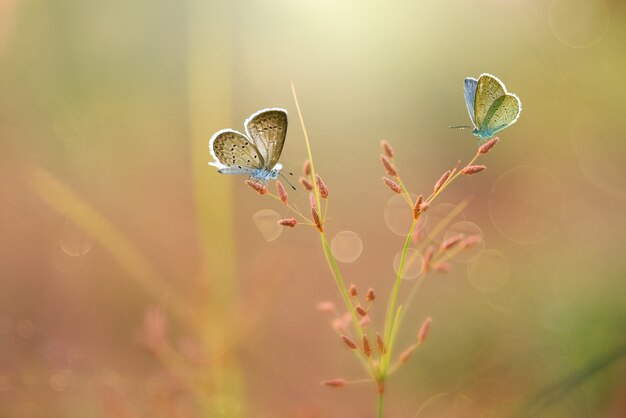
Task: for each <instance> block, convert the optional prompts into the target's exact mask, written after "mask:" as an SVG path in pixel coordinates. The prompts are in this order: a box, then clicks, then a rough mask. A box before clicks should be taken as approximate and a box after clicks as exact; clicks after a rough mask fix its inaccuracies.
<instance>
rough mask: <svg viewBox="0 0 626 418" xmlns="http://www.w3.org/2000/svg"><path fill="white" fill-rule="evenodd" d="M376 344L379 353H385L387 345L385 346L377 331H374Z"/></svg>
mask: <svg viewBox="0 0 626 418" xmlns="http://www.w3.org/2000/svg"><path fill="white" fill-rule="evenodd" d="M376 344H377V345H378V351H380V353H381V354H385V353H386V352H387V347H385V341H384V340H383V337H381V336H380V334H379V333H376Z"/></svg>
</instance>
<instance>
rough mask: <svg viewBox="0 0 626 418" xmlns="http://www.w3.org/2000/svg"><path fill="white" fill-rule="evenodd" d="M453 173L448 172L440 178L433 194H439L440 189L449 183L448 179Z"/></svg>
mask: <svg viewBox="0 0 626 418" xmlns="http://www.w3.org/2000/svg"><path fill="white" fill-rule="evenodd" d="M451 173H452V172H451V171H450V170H448V171H446V172H445V173H443V174H442V175H441V177H439V180H437V183H435V187H433V192H434V193H437V192H438V191H439V189H441V186H443V185H444V184H445V182H446V181H448V178H449V177H450V174H451Z"/></svg>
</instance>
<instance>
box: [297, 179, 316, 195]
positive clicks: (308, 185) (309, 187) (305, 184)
mask: <svg viewBox="0 0 626 418" xmlns="http://www.w3.org/2000/svg"><path fill="white" fill-rule="evenodd" d="M298 181H299V182H300V184H301V185H302V187H304V188H305V189H307V191H309V192H310V191H311V190H313V184H312V183H311V182H310V181H309V179H307V178H306V177H300V178H299V179H298Z"/></svg>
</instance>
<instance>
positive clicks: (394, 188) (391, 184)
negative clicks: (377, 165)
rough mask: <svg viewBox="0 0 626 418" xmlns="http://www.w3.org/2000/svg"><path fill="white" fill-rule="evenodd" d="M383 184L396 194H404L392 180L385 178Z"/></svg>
mask: <svg viewBox="0 0 626 418" xmlns="http://www.w3.org/2000/svg"><path fill="white" fill-rule="evenodd" d="M383 183H385V184H386V185H387V187H389V188H390V189H391V190H392V191H394V192H396V193H402V188H401V187H400V185H399V184H398V183H396V182H395V181H393V180H390V179H388V178H387V177H383Z"/></svg>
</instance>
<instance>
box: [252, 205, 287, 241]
mask: <svg viewBox="0 0 626 418" xmlns="http://www.w3.org/2000/svg"><path fill="white" fill-rule="evenodd" d="M279 219H280V215H279V214H278V212H276V211H275V210H271V209H262V210H260V211H258V212H257V213H255V214H254V215H252V220H254V224H255V225H256V227H257V229H258V230H259V232H261V235H263V238H264V239H265V241H267V242H270V241H274V240H275V239H277V238H278V237H279V236H280V234H281V233H282V232H283V227H282V226H281V225H278V220H279Z"/></svg>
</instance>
